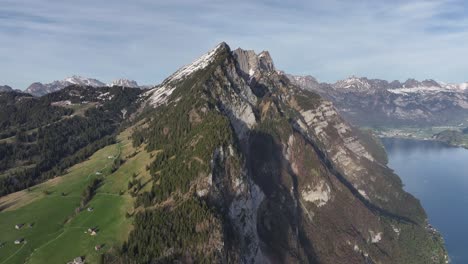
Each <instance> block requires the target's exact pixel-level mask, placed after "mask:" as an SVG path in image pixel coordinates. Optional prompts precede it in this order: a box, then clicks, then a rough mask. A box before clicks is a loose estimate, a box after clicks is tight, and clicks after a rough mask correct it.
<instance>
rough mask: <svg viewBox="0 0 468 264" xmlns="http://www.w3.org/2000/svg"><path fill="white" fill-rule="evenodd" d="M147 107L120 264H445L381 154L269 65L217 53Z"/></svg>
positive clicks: (176, 78) (263, 57) (262, 58)
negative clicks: (141, 166)
mask: <svg viewBox="0 0 468 264" xmlns="http://www.w3.org/2000/svg"><path fill="white" fill-rule="evenodd" d="M140 100H141V102H143V104H144V105H146V108H145V109H144V110H141V114H140V121H139V122H141V123H140V124H142V125H140V126H139V128H138V129H136V130H135V131H134V133H133V136H132V138H133V142H134V144H135V145H140V144H146V146H147V150H148V151H158V154H157V155H156V156H155V157H154V161H153V163H152V164H151V165H149V166H148V169H149V170H150V171H151V174H152V175H153V188H152V190H151V191H148V192H146V193H144V194H143V195H141V196H139V197H138V199H137V203H136V208H137V213H136V215H135V225H134V226H135V229H134V230H133V231H132V233H131V234H130V237H129V239H128V242H126V243H125V244H124V246H123V248H122V254H121V255H120V256H118V257H119V258H120V259H121V261H122V262H123V263H157V262H167V261H176V260H178V261H182V262H197V263H198V262H203V261H205V262H214V263H445V261H446V259H447V256H446V251H445V249H444V246H443V241H442V238H441V237H440V235H439V234H438V233H437V232H436V231H434V230H433V229H430V228H429V227H428V223H427V217H426V214H425V212H424V210H423V208H422V207H421V205H420V203H419V202H418V201H417V200H416V199H415V198H414V197H412V196H411V195H410V194H408V193H406V192H404V191H403V189H402V183H401V181H400V179H399V178H398V176H397V175H395V174H393V172H392V171H391V170H390V169H389V168H388V167H386V166H385V164H384V163H385V162H384V161H383V160H380V159H379V158H376V156H375V155H374V154H373V152H372V149H373V146H371V145H372V144H373V143H372V142H370V143H369V142H366V143H364V141H361V139H360V137H359V134H358V133H355V131H354V128H353V127H351V126H350V125H348V124H347V123H346V122H345V121H343V119H342V118H341V117H340V115H339V114H338V113H337V111H336V109H335V108H334V106H333V104H332V103H331V102H329V101H327V100H325V99H323V98H321V97H320V96H319V95H317V94H315V93H313V92H310V91H308V90H304V89H300V88H299V87H297V86H296V85H294V84H293V83H291V81H290V80H289V79H288V77H287V76H286V75H285V74H283V73H282V72H280V71H278V70H276V69H275V67H274V64H273V61H272V59H271V57H270V55H269V53H268V52H261V53H260V54H255V52H253V51H246V50H242V49H237V50H233V51H231V49H230V48H229V46H228V45H227V44H225V43H221V44H219V45H218V46H217V47H216V48H215V49H214V50H212V51H210V52H209V53H207V54H205V55H204V56H202V57H201V58H199V59H197V60H196V61H195V62H193V63H192V64H190V65H187V66H184V67H183V68H181V69H180V70H178V71H177V72H175V73H174V74H173V75H172V76H170V77H169V78H167V79H166V80H165V81H164V82H163V83H162V84H161V85H160V86H158V87H156V88H154V89H151V90H149V91H147V92H146V93H145V94H144V95H143V96H142V97H141V98H140ZM108 257H109V259H113V260H115V256H108Z"/></svg>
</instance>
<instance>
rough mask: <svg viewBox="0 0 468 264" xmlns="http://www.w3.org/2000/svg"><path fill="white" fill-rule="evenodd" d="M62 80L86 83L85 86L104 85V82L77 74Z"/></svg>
mask: <svg viewBox="0 0 468 264" xmlns="http://www.w3.org/2000/svg"><path fill="white" fill-rule="evenodd" d="M62 82H64V83H68V84H76V85H86V86H92V87H102V86H105V84H104V83H103V82H101V81H99V80H96V79H92V78H86V77H82V76H77V75H73V76H71V77H68V78H65V80H63V81H62Z"/></svg>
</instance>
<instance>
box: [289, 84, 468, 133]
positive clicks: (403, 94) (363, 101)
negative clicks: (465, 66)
mask: <svg viewBox="0 0 468 264" xmlns="http://www.w3.org/2000/svg"><path fill="white" fill-rule="evenodd" d="M288 78H289V79H290V80H291V81H292V82H293V83H295V84H296V85H298V86H300V87H302V88H303V89H306V90H310V91H315V92H317V93H319V94H320V95H322V96H323V97H325V98H327V99H329V100H331V101H332V102H333V103H334V104H335V106H336V107H337V108H338V110H339V111H340V112H341V114H342V115H343V116H344V117H345V118H346V119H347V120H349V121H350V122H352V123H354V124H356V125H361V126H401V125H424V126H426V125H427V126H433V125H462V124H465V125H466V123H467V120H468V82H467V83H460V84H447V83H442V82H437V81H434V80H424V81H417V80H415V79H408V80H407V81H405V82H399V81H392V82H389V81H385V80H379V79H368V78H365V77H354V76H353V77H350V78H347V79H344V80H340V81H338V82H336V83H332V84H330V83H320V82H318V81H317V79H315V78H314V77H312V76H295V75H288Z"/></svg>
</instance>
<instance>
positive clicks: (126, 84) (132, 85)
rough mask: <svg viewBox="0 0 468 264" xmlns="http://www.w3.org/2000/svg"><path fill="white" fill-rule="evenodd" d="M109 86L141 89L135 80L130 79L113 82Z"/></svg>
mask: <svg viewBox="0 0 468 264" xmlns="http://www.w3.org/2000/svg"><path fill="white" fill-rule="evenodd" d="M108 86H110V87H112V86H122V87H130V88H139V87H140V86H139V85H138V83H137V82H136V81H134V80H128V79H117V80H114V81H112V83H110V84H108Z"/></svg>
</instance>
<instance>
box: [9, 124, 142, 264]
mask: <svg viewBox="0 0 468 264" xmlns="http://www.w3.org/2000/svg"><path fill="white" fill-rule="evenodd" d="M128 135H129V131H125V132H124V133H122V134H121V135H120V136H119V143H118V144H115V145H111V146H107V147H105V148H103V149H101V150H99V151H97V152H96V153H95V154H94V155H93V156H92V157H90V158H89V159H88V160H87V161H85V162H83V163H80V164H78V165H76V166H74V167H72V168H71V169H70V170H69V172H68V173H67V174H66V175H64V176H62V177H57V178H55V179H52V180H50V181H47V182H45V183H43V184H40V185H38V186H35V187H33V188H31V189H30V190H29V191H28V190H24V191H21V192H17V193H13V194H10V195H8V196H5V197H1V198H0V208H3V211H2V212H0V245H2V246H0V264H6V263H24V262H26V263H66V262H67V261H70V260H72V259H73V258H75V257H77V256H84V257H85V258H86V261H87V263H99V260H100V254H101V253H102V252H103V251H106V250H109V249H111V248H112V247H118V246H120V245H121V243H122V242H123V241H124V240H125V239H126V237H127V235H128V233H129V232H130V230H131V228H132V218H127V217H126V216H125V215H126V213H127V212H130V213H132V211H133V198H132V197H131V196H130V195H129V193H128V192H127V184H128V182H129V180H130V179H131V178H132V175H133V174H134V173H136V174H137V175H138V176H137V179H141V182H142V183H145V182H147V181H148V179H149V174H148V172H146V170H145V168H146V164H148V163H149V161H150V154H149V153H147V152H145V151H143V150H142V149H139V150H135V149H133V148H132V146H131V143H130V141H129V140H128V139H127V137H128ZM132 153H137V154H136V155H134V156H133V155H131V154H132ZM119 155H120V157H121V158H123V159H124V160H125V158H127V159H126V160H125V163H123V164H122V165H121V167H120V168H119V169H118V170H117V171H115V172H114V173H111V167H112V164H113V162H114V158H116V157H118V156H119ZM129 156H133V157H129ZM96 172H100V173H102V174H101V175H97V174H96ZM96 177H102V178H103V179H104V181H103V183H102V185H101V186H100V187H99V188H98V190H97V193H96V195H95V196H94V198H93V199H92V200H91V201H90V202H89V205H88V206H89V207H92V208H93V209H94V210H93V211H91V212H89V211H87V210H83V211H81V212H79V213H75V209H76V208H77V207H78V205H79V203H80V200H81V193H82V192H83V190H84V189H85V188H86V186H87V185H88V184H89V183H90V182H91V181H92V180H93V179H95V178H96ZM46 192H47V193H48V194H47V193H46ZM62 193H64V194H65V196H63V195H62ZM16 224H25V225H24V226H23V227H22V228H21V229H20V230H16V229H15V225H16ZM29 224H32V227H29ZM92 227H96V228H98V233H97V235H96V236H91V235H90V234H89V233H85V231H86V230H87V229H88V228H92ZM19 238H24V240H25V243H22V244H20V245H15V244H14V241H15V240H16V239H19ZM96 245H102V246H103V248H102V249H101V250H100V251H99V252H97V251H96V250H95V249H94V247H95V246H96Z"/></svg>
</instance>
